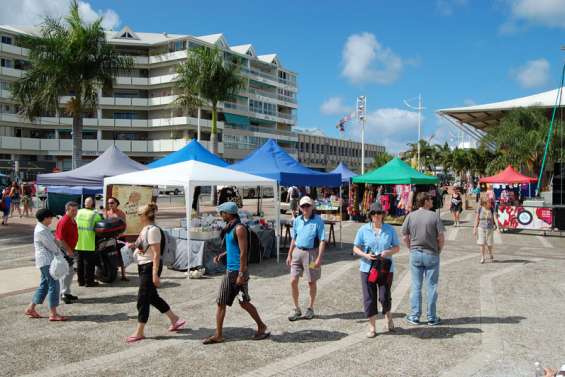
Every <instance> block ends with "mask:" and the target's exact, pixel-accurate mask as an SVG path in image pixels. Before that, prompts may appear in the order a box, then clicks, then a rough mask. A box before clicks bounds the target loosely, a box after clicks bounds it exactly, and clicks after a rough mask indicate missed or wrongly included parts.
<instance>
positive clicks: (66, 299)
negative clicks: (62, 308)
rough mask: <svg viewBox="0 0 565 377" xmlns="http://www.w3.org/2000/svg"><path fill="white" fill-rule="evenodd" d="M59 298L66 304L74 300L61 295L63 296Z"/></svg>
mask: <svg viewBox="0 0 565 377" xmlns="http://www.w3.org/2000/svg"><path fill="white" fill-rule="evenodd" d="M61 299H62V300H63V302H64V303H65V304H67V305H69V304H72V303H73V302H74V301H73V300H72V299H70V298H68V297H67V296H63V297H61Z"/></svg>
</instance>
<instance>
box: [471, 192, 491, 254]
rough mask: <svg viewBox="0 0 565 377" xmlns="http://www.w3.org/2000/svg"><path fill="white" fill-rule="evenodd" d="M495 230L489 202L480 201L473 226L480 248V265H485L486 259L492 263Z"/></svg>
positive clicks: (484, 199)
mask: <svg viewBox="0 0 565 377" xmlns="http://www.w3.org/2000/svg"><path fill="white" fill-rule="evenodd" d="M495 229H496V216H495V215H494V210H493V208H492V205H491V201H490V200H488V199H487V198H482V199H481V206H480V207H479V208H478V209H477V214H476V215H475V226H474V228H473V234H474V235H475V237H477V244H478V245H479V246H480V247H481V263H485V259H486V257H487V251H488V258H489V259H490V261H491V262H492V261H493V260H494V257H493V256H492V244H493V238H494V230H495Z"/></svg>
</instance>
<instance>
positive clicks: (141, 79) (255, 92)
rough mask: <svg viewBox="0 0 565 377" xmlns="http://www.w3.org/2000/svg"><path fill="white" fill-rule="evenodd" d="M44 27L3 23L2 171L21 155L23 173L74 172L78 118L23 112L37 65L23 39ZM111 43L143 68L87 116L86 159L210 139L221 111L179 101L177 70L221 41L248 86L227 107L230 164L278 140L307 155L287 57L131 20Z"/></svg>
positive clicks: (151, 152) (222, 130) (224, 139)
mask: <svg viewBox="0 0 565 377" xmlns="http://www.w3.org/2000/svg"><path fill="white" fill-rule="evenodd" d="M36 32H37V29H35V28H31V27H30V28H22V27H13V26H6V25H3V26H0V38H1V40H0V172H2V171H4V172H10V171H11V169H12V168H13V167H14V165H15V163H14V162H15V161H17V165H19V169H20V176H22V177H23V178H24V179H33V177H34V175H35V173H37V172H45V171H52V170H53V169H55V168H57V169H61V170H66V169H69V168H70V166H71V125H72V119H71V118H66V117H62V116H56V115H54V114H45V116H42V117H38V118H36V119H35V120H34V121H33V122H30V121H29V120H27V119H24V118H21V117H19V116H18V115H17V112H18V109H17V105H16V104H15V102H14V101H13V100H12V99H11V94H10V88H11V83H12V82H13V81H14V80H16V79H17V78H19V77H21V76H22V75H23V74H24V73H25V70H26V69H29V66H30V63H29V62H28V61H27V60H26V58H27V56H28V53H29V51H28V50H26V49H25V48H22V47H20V46H18V37H19V36H21V35H24V34H32V33H36ZM106 33H107V34H106V36H107V40H108V42H109V43H110V44H112V45H114V46H115V48H116V50H117V51H119V52H120V53H121V54H123V55H127V56H131V57H132V58H133V60H134V69H133V71H132V72H131V73H130V74H129V75H128V76H120V77H116V78H115V80H114V84H113V86H112V88H105V89H103V90H100V91H99V98H98V108H97V109H96V111H94V112H93V113H92V114H88V116H87V117H86V118H85V119H84V131H83V139H84V140H83V151H84V159H85V160H88V159H89V158H94V156H97V155H99V154H100V153H102V152H103V151H104V150H106V148H107V147H108V146H110V145H112V144H114V143H115V144H116V145H117V146H118V147H119V148H120V149H121V150H122V151H124V152H125V153H127V154H128V155H130V156H131V157H132V158H135V159H136V160H138V161H140V162H149V161H152V160H154V159H156V158H159V157H161V156H163V155H166V154H168V153H170V152H172V151H175V150H177V149H179V148H181V147H182V146H184V145H185V144H186V143H187V142H188V141H190V139H192V138H194V137H195V136H196V133H197V125H198V122H200V126H201V130H202V138H201V140H202V142H203V144H204V145H207V143H208V141H209V139H210V128H211V113H210V111H209V109H206V108H204V109H202V112H201V117H200V119H198V116H197V114H196V112H186V111H184V110H182V109H179V108H178V107H177V106H175V104H174V101H175V98H176V95H177V94H178V93H177V90H176V88H175V81H176V80H177V75H176V67H177V65H178V64H179V63H181V62H182V61H183V60H184V59H186V57H187V51H188V50H190V49H194V48H197V47H200V46H208V47H212V46H217V47H218V48H219V49H221V51H223V53H224V56H225V58H226V60H227V61H229V62H232V63H230V64H237V65H238V67H239V71H240V73H241V75H242V77H243V78H244V80H245V87H244V88H243V89H242V90H241V91H240V93H239V94H238V95H237V98H236V100H235V101H234V102H224V103H221V104H220V111H221V112H220V114H219V122H218V140H219V153H220V155H221V156H222V157H223V158H225V159H226V160H228V161H235V160H238V159H241V158H242V157H244V156H245V155H247V154H248V153H249V152H250V151H251V150H253V149H255V148H256V147H258V146H259V145H261V144H262V143H264V142H265V141H266V140H267V139H269V138H273V139H276V140H277V141H278V142H279V144H280V145H281V146H282V147H284V148H285V149H287V150H288V151H289V152H290V153H291V154H293V155H294V156H295V157H297V156H298V154H297V153H298V149H297V145H298V135H297V134H295V133H293V132H292V129H293V126H294V125H295V124H296V109H297V92H298V88H297V80H296V79H297V75H296V73H294V72H292V71H291V70H289V69H286V68H285V67H283V65H282V64H281V61H280V60H279V58H278V56H277V55H276V54H267V55H257V53H256V52H255V49H254V48H253V46H252V45H251V44H246V45H238V46H230V45H229V44H228V42H227V40H226V38H225V37H224V36H223V35H222V34H214V35H207V36H199V37H197V36H190V35H178V34H167V33H142V32H136V31H134V30H132V29H131V28H129V27H124V28H123V29H122V30H120V31H107V32H106Z"/></svg>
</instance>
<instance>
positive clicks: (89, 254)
mask: <svg viewBox="0 0 565 377" xmlns="http://www.w3.org/2000/svg"><path fill="white" fill-rule="evenodd" d="M94 207H95V203H94V199H93V198H91V197H88V198H86V200H85V201H84V208H82V209H81V210H79V211H78V214H77V217H76V223H77V227H78V242H77V245H76V252H77V254H78V265H77V275H78V285H79V286H81V287H83V286H87V287H96V286H98V282H95V281H94V269H95V267H96V233H95V232H94V224H96V223H97V222H98V221H102V216H100V215H99V214H98V213H96V212H95V211H94Z"/></svg>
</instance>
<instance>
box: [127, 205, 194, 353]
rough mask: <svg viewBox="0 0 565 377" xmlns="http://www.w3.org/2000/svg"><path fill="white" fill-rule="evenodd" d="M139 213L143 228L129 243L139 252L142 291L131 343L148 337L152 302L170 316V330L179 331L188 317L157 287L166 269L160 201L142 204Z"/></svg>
mask: <svg viewBox="0 0 565 377" xmlns="http://www.w3.org/2000/svg"><path fill="white" fill-rule="evenodd" d="M137 214H138V215H139V217H140V220H141V225H142V226H143V229H142V230H141V233H140V234H139V237H138V238H137V241H136V242H135V244H133V245H132V244H129V246H130V247H132V246H133V247H135V249H136V250H135V255H136V256H137V264H138V266H137V268H138V272H139V292H138V294H137V312H138V315H137V328H136V330H135V332H134V333H133V334H132V335H131V336H129V337H128V338H127V342H128V343H134V342H138V341H140V340H143V339H145V324H146V323H147V320H148V319H149V307H150V306H151V305H153V306H154V307H155V308H157V310H159V311H160V312H161V313H163V314H165V315H166V316H167V317H169V320H170V321H171V325H170V326H169V331H178V330H180V329H182V328H183V327H184V326H185V325H186V321H185V320H183V319H180V318H179V316H178V315H176V314H175V313H173V311H172V310H171V307H170V306H169V304H167V303H166V302H165V300H163V299H162V298H161V297H160V296H159V293H158V292H157V288H159V286H160V285H161V280H160V276H161V271H162V270H163V264H162V263H161V249H162V247H163V246H164V243H165V239H164V237H163V234H162V233H161V229H160V228H159V227H158V226H156V225H155V215H156V214H157V205H156V204H155V203H150V204H147V205H145V206H143V207H141V208H140V209H139V210H138V212H137Z"/></svg>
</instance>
